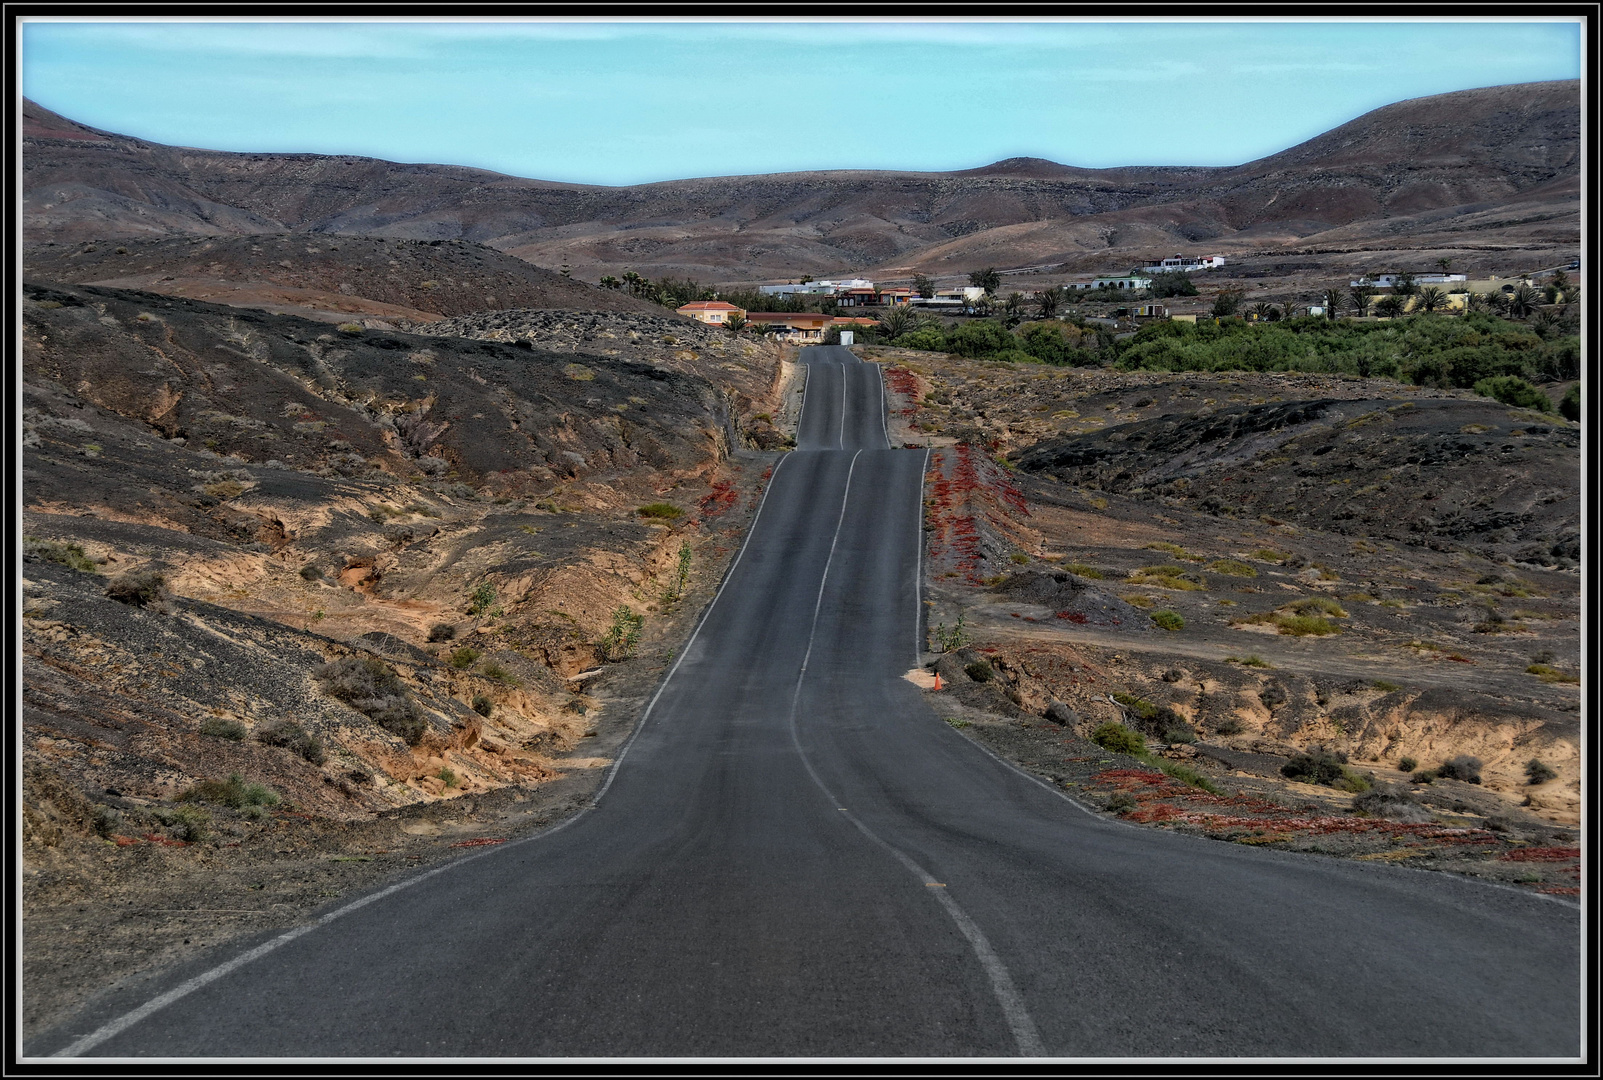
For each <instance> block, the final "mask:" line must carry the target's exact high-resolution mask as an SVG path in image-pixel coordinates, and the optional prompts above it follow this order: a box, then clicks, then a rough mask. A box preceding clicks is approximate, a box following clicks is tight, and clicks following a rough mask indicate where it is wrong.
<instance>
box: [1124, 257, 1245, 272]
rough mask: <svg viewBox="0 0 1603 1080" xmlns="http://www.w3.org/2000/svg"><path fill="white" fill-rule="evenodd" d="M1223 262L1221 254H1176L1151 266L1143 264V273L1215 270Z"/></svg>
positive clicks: (1223, 258)
mask: <svg viewBox="0 0 1603 1080" xmlns="http://www.w3.org/2000/svg"><path fill="white" fill-rule="evenodd" d="M1224 264H1225V257H1224V256H1223V255H1195V256H1193V255H1176V256H1175V257H1174V258H1172V259H1164V260H1162V261H1161V262H1158V263H1155V264H1154V265H1152V266H1143V267H1142V268H1141V272H1142V273H1143V274H1174V273H1181V274H1190V273H1194V272H1196V271H1198V270H1217V269H1218V268H1219V267H1221V266H1223V265H1224Z"/></svg>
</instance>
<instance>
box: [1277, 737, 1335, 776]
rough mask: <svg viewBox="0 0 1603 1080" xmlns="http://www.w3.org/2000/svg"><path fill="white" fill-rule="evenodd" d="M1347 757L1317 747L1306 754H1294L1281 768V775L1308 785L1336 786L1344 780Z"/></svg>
mask: <svg viewBox="0 0 1603 1080" xmlns="http://www.w3.org/2000/svg"><path fill="white" fill-rule="evenodd" d="M1346 764H1347V755H1345V754H1342V753H1338V752H1336V751H1332V750H1327V749H1325V748H1324V747H1323V746H1316V747H1314V748H1313V749H1311V750H1309V751H1308V752H1307V753H1305V754H1293V755H1292V757H1291V760H1290V761H1288V762H1286V763H1285V764H1284V765H1282V766H1280V775H1282V776H1284V777H1287V778H1288V779H1291V780H1301V781H1303V782H1304V783H1308V784H1325V785H1327V786H1329V785H1332V784H1334V783H1335V782H1336V781H1337V780H1340V779H1342V778H1343V775H1344V771H1343V766H1344V765H1346Z"/></svg>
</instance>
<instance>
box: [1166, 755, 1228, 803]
mask: <svg viewBox="0 0 1603 1080" xmlns="http://www.w3.org/2000/svg"><path fill="white" fill-rule="evenodd" d="M1158 768H1159V769H1161V770H1163V772H1164V773H1165V774H1166V775H1168V776H1172V777H1174V778H1175V779H1176V780H1178V781H1180V782H1181V783H1182V784H1189V785H1190V786H1192V787H1194V788H1201V789H1202V790H1203V791H1207V792H1211V793H1212V794H1214V795H1222V794H1224V792H1222V791H1220V790H1219V788H1218V787H1217V786H1216V785H1215V784H1214V783H1213V781H1211V780H1209V779H1208V778H1207V777H1206V776H1204V775H1203V774H1202V773H1200V772H1198V771H1197V770H1196V769H1193V768H1192V767H1191V766H1189V765H1182V764H1180V763H1179V762H1178V761H1160V762H1158Z"/></svg>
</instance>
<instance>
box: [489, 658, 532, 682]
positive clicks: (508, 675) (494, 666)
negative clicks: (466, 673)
mask: <svg viewBox="0 0 1603 1080" xmlns="http://www.w3.org/2000/svg"><path fill="white" fill-rule="evenodd" d="M479 674H480V675H483V676H484V677H485V678H486V679H493V680H495V681H496V682H498V683H501V684H503V685H505V686H521V685H522V683H521V682H519V681H518V677H517V676H516V675H514V674H512V672H510V671H508V670H507V669H506V668H504V667H502V666H501V665H500V664H498V663H496V662H495V661H494V660H486V661H485V662H484V663H482V664H480V665H479Z"/></svg>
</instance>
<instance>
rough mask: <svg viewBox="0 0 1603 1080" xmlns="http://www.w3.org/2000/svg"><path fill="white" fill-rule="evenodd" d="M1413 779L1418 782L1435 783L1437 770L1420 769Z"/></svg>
mask: <svg viewBox="0 0 1603 1080" xmlns="http://www.w3.org/2000/svg"><path fill="white" fill-rule="evenodd" d="M1413 780H1414V783H1416V784H1430V783H1434V782H1435V781H1436V770H1435V769H1420V770H1418V771H1416V772H1415V773H1414V776H1413Z"/></svg>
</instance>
